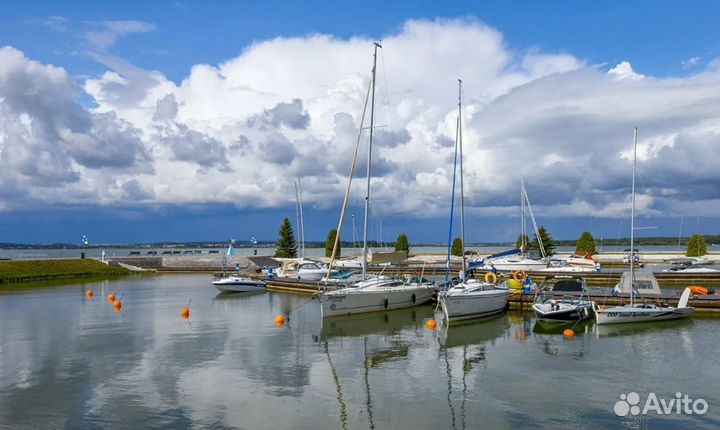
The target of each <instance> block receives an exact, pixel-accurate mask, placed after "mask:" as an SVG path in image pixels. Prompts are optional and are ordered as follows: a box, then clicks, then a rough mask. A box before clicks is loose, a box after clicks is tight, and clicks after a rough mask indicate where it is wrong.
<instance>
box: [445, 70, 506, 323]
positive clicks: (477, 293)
mask: <svg viewBox="0 0 720 430" xmlns="http://www.w3.org/2000/svg"><path fill="white" fill-rule="evenodd" d="M458 149H459V155H460V157H459V158H460V240H461V242H462V255H463V258H462V276H461V278H465V279H462V280H461V282H459V283H457V284H455V285H453V286H452V287H449V288H447V289H446V290H444V291H441V292H440V293H439V294H438V298H439V300H440V306H441V307H442V310H443V313H444V314H445V319H446V321H447V322H448V323H449V322H451V321H455V320H464V319H472V318H482V317H486V316H490V315H495V314H498V313H500V312H503V311H504V310H505V306H506V305H507V299H508V290H507V289H502V288H498V287H497V286H496V285H495V284H492V283H490V282H486V281H482V280H479V279H467V270H466V269H467V268H466V265H465V202H464V196H463V194H464V190H463V156H462V80H460V79H458V119H457V130H456V139H455V160H456V161H457V159H458ZM452 200H453V201H452V202H451V203H450V232H449V234H448V257H447V264H446V273H445V278H446V285H448V283H447V278H448V273H449V268H450V242H451V238H452V218H453V215H452V214H453V207H454V206H455V201H454V200H455V168H454V167H453V190H452Z"/></svg>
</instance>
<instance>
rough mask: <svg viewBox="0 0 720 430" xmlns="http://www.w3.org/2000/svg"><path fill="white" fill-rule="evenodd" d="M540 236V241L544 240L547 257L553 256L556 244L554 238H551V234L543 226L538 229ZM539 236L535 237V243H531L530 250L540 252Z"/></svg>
mask: <svg viewBox="0 0 720 430" xmlns="http://www.w3.org/2000/svg"><path fill="white" fill-rule="evenodd" d="M538 234H539V235H540V239H541V240H542V244H543V248H545V255H548V256H550V255H553V254H554V253H555V242H554V241H553V238H552V236H550V233H548V231H547V230H545V227H544V226H541V227H540V228H539V229H538ZM538 234H536V235H535V237H534V238H533V241H532V242H531V243H530V249H533V250H535V251H538V252H539V251H540V243H539V242H538Z"/></svg>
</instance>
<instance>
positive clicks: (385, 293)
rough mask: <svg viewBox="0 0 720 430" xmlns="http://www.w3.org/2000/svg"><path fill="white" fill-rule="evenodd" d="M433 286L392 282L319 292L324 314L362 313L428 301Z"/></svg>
mask: <svg viewBox="0 0 720 430" xmlns="http://www.w3.org/2000/svg"><path fill="white" fill-rule="evenodd" d="M433 293H434V289H433V288H432V287H429V286H420V287H410V286H393V287H388V288H387V289H384V288H382V287H379V288H378V289H372V290H363V289H360V288H352V289H349V288H343V289H341V290H337V291H330V292H327V293H325V294H323V295H322V296H320V303H321V312H322V316H323V317H332V316H338V315H351V314H361V313H366V312H377V311H385V310H389V309H402V308H409V307H412V306H417V305H421V304H423V303H426V302H428V301H430V299H431V298H432V296H433Z"/></svg>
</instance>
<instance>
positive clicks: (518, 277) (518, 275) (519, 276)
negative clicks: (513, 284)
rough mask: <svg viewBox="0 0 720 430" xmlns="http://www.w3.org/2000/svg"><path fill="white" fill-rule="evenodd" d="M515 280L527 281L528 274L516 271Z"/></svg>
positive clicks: (514, 273)
mask: <svg viewBox="0 0 720 430" xmlns="http://www.w3.org/2000/svg"><path fill="white" fill-rule="evenodd" d="M512 276H513V279H514V280H516V281H518V282H523V281H525V278H527V273H525V272H523V271H522V270H516V271H514V272H513V275H512Z"/></svg>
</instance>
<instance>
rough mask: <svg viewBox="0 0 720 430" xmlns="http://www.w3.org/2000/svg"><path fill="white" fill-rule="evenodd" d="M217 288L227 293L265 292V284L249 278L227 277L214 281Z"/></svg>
mask: <svg viewBox="0 0 720 430" xmlns="http://www.w3.org/2000/svg"><path fill="white" fill-rule="evenodd" d="M212 284H213V285H215V287H216V288H217V289H218V290H220V291H222V292H225V293H248V292H252V291H265V282H263V281H261V280H255V279H251V278H248V277H247V276H239V275H227V276H223V277H221V278H217V279H215V280H213V281H212Z"/></svg>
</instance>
